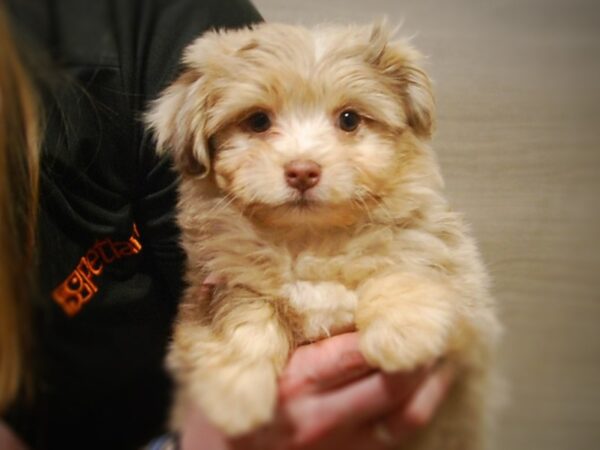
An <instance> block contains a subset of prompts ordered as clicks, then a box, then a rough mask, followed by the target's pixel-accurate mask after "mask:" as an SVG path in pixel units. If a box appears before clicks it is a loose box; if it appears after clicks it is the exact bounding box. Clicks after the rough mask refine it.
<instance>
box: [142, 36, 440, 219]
mask: <svg viewBox="0 0 600 450" xmlns="http://www.w3.org/2000/svg"><path fill="white" fill-rule="evenodd" d="M389 38H390V33H389V31H388V30H387V28H386V27H385V26H382V25H374V26H370V27H336V26H331V27H321V28H317V29H314V30H307V29H305V28H301V27H293V26H285V25H274V24H263V25H259V26H257V27H256V28H254V29H245V30H238V31H228V32H210V33H207V34H205V35H204V36H203V37H201V38H200V39H198V40H197V41H195V42H194V43H193V44H192V45H191V46H190V47H189V48H188V49H187V51H186V53H185V58H184V63H185V70H184V72H183V74H182V75H181V77H180V78H179V79H178V80H177V81H175V83H174V84H172V85H171V86H170V87H169V88H167V89H166V90H165V91H164V92H163V94H162V96H161V97H160V98H159V99H158V100H157V101H156V102H155V103H154V104H153V106H152V109H151V110H150V112H149V113H148V115H147V122H148V123H149V125H150V127H151V128H152V129H153V131H154V133H155V136H156V139H157V145H158V148H159V151H170V152H172V154H173V155H174V159H175V163H176V166H177V168H178V169H179V171H180V172H181V173H182V175H183V179H184V182H186V181H187V180H189V179H194V178H200V177H209V178H210V180H213V181H214V183H215V184H216V185H217V186H218V188H219V189H220V190H221V191H222V193H223V194H224V195H227V196H228V197H229V198H230V199H231V200H232V201H233V204H234V205H236V206H237V207H239V208H240V209H241V210H242V211H243V212H244V213H246V214H248V216H251V217H253V218H254V219H256V220H262V221H266V222H268V223H272V224H273V223H276V224H298V223H309V224H326V225H335V224H347V223H348V222H352V221H355V220H356V219H357V218H358V217H360V216H364V215H365V213H368V209H369V208H371V207H372V206H374V205H376V204H378V203H379V202H380V201H382V200H384V199H385V197H386V196H387V195H390V193H392V192H393V191H394V189H395V188H396V187H397V186H398V184H399V183H401V182H402V178H403V176H404V175H403V174H404V173H405V172H406V170H405V168H406V167H408V166H410V165H411V161H412V160H413V159H414V158H415V157H417V156H418V154H419V152H421V151H422V147H423V146H422V145H421V142H422V141H424V140H427V139H428V138H429V137H430V135H431V132H432V128H433V124H434V100H433V97H432V92H431V84H430V81H429V78H428V77H427V75H426V74H425V73H424V71H423V70H422V69H421V68H420V67H419V65H418V64H419V60H420V55H419V54H418V53H417V52H416V51H415V50H413V49H412V48H411V47H410V46H408V45H407V44H406V43H403V42H390V41H389Z"/></svg>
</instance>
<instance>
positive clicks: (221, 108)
mask: <svg viewBox="0 0 600 450" xmlns="http://www.w3.org/2000/svg"><path fill="white" fill-rule="evenodd" d="M420 61H421V57H420V55H419V53H418V52H417V51H415V50H414V49H413V48H412V47H411V46H410V45H409V44H407V43H406V42H403V41H393V40H391V33H390V32H389V30H388V29H387V27H385V26H383V25H379V24H378V25H373V26H345V27H344V26H322V27H318V28H315V29H312V30H308V29H305V28H302V27H296V26H287V25H278V24H266V25H259V26H257V27H255V28H253V29H244V30H237V31H226V32H225V31H215V32H210V33H207V34H206V35H204V36H202V37H201V38H199V39H198V40H196V41H195V42H194V43H193V44H192V45H191V46H190V47H189V48H188V49H187V50H186V53H185V57H184V64H185V68H184V72H183V74H182V75H181V77H180V78H179V79H178V80H177V81H175V82H174V83H173V84H172V85H171V86H170V87H168V88H167V89H166V90H165V91H164V93H163V94H162V96H161V97H160V98H159V99H158V100H157V101H156V102H155V103H154V104H153V106H152V108H151V110H150V111H149V113H148V115H147V117H146V119H147V122H148V124H149V126H150V127H151V128H152V130H153V131H154V133H155V135H156V139H157V143H158V148H159V150H160V151H162V152H170V153H171V154H172V155H173V157H174V161H175V165H176V168H177V169H178V170H179V172H180V173H181V185H180V198H179V213H178V217H179V224H180V226H181V229H182V231H183V246H184V249H185V251H186V253H187V256H188V264H187V283H188V285H189V287H188V289H187V292H186V294H185V297H184V299H183V302H182V305H181V310H180V314H179V318H178V321H177V324H176V326H175V331H174V338H173V343H172V346H171V349H170V355H169V360H168V361H169V367H170V369H171V371H172V373H173V374H174V377H175V379H176V381H177V384H178V397H177V398H178V401H177V403H178V405H179V407H181V405H182V404H184V403H185V402H186V401H192V402H196V403H197V404H199V405H200V406H201V407H202V408H203V410H204V411H205V413H206V414H207V415H208V417H209V418H210V419H211V420H212V421H213V422H214V423H215V424H217V425H218V426H220V427H221V428H222V429H223V430H225V431H226V432H227V433H229V434H231V435H236V434H240V433H244V432H247V431H249V430H252V429H254V428H256V427H258V426H260V425H261V424H264V423H265V422H267V421H269V420H270V419H271V418H272V415H273V411H274V406H275V402H276V395H277V392H276V387H277V386H276V382H277V376H278V374H279V373H280V372H281V370H282V367H283V366H284V364H285V363H286V361H287V358H288V356H289V354H290V352H291V351H292V350H293V349H294V348H295V347H296V346H298V345H300V344H302V343H304V342H308V341H313V340H316V339H320V338H323V337H325V336H328V335H331V334H335V333H339V332H342V331H345V330H349V329H354V328H355V329H357V330H358V332H359V333H360V347H361V351H362V352H363V354H364V355H365V357H366V358H367V360H368V361H369V362H370V363H371V364H373V365H374V366H376V367H379V368H381V369H383V370H384V371H398V370H411V369H414V368H415V367H418V366H420V365H423V364H425V363H427V362H429V361H431V360H432V359H436V358H439V357H441V356H444V357H446V358H448V359H451V360H453V361H455V363H456V364H457V365H458V367H460V369H461V375H460V377H459V382H458V383H457V386H456V388H455V389H454V391H453V393H452V395H451V398H450V399H449V400H448V402H446V404H445V405H444V408H443V410H442V412H441V413H440V414H439V415H438V417H437V419H436V421H435V423H434V424H433V425H432V426H430V427H429V428H428V429H427V431H426V432H425V433H423V435H422V436H420V437H419V438H418V439H417V440H416V441H415V442H414V444H413V446H414V448H415V449H416V448H424V449H439V448H444V449H446V450H452V449H456V450H470V449H480V448H482V446H483V443H482V442H483V441H482V435H483V433H482V430H483V429H484V424H483V422H484V421H485V418H486V413H485V412H486V410H487V406H486V400H487V397H488V396H487V394H486V389H487V388H486V386H487V382H488V379H489V375H490V372H491V371H490V367H491V358H492V355H493V348H494V344H495V342H496V340H497V336H498V333H499V325H498V322H497V319H496V315H495V311H494V306H493V301H492V298H491V297H490V294H489V290H488V277H487V275H486V271H485V269H484V267H483V265H482V263H481V259H480V256H479V254H478V251H477V249H476V247H475V245H474V242H473V239H472V238H471V237H470V235H469V230H468V228H467V227H466V226H465V224H464V223H463V221H462V219H461V217H460V215H459V214H457V213H456V212H454V211H452V210H451V209H450V208H449V206H448V204H447V201H446V200H445V198H444V196H443V183H442V179H441V176H440V173H439V168H438V165H437V163H436V159H435V157H434V154H433V153H432V151H431V149H430V148H429V146H428V145H427V141H428V139H429V138H430V136H431V133H432V131H433V127H434V116H435V111H434V109H435V106H434V98H433V94H432V89H431V82H430V80H429V78H428V76H427V75H426V73H425V72H424V71H423V69H422V68H421V66H420ZM348 108H350V109H352V110H354V111H356V112H357V113H358V114H359V115H360V117H361V123H360V125H359V127H358V129H357V130H356V131H353V132H346V131H343V130H341V129H340V127H339V126H338V122H337V117H338V116H339V113H340V112H341V111H343V110H345V109H348ZM256 111H262V112H265V113H267V114H268V115H269V117H270V119H271V122H272V125H271V127H270V128H269V129H268V130H267V131H265V132H253V131H252V130H250V129H248V127H247V120H246V119H247V117H248V116H250V115H251V114H252V113H253V112H256ZM298 159H310V160H312V161H314V162H316V163H318V165H319V166H320V167H321V170H322V177H321V180H320V182H319V183H318V185H317V186H315V187H314V188H312V189H310V190H308V191H307V192H306V193H305V194H304V197H302V195H301V194H300V193H299V192H298V191H296V190H294V189H292V188H291V187H290V186H288V185H287V184H286V182H285V179H284V175H283V166H284V165H285V164H286V163H288V162H290V161H293V160H298ZM207 274H213V275H215V276H218V277H220V278H221V279H223V280H226V281H225V282H224V283H223V285H221V286H219V287H218V288H217V290H216V291H215V292H214V294H213V295H212V296H211V297H210V298H206V299H204V300H203V301H200V300H199V298H201V296H199V295H198V293H199V291H200V290H201V288H202V287H201V286H202V282H203V279H204V278H205V276H206V275H207ZM177 409H178V407H177V406H176V409H175V411H177ZM177 422H178V419H177V413H175V415H174V426H175V427H177V426H178V423H177Z"/></svg>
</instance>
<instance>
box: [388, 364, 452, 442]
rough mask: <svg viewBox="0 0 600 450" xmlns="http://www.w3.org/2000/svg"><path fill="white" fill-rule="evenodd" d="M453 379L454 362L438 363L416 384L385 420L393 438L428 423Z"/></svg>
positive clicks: (401, 437)
mask: <svg viewBox="0 0 600 450" xmlns="http://www.w3.org/2000/svg"><path fill="white" fill-rule="evenodd" d="M455 379H456V367H455V365H454V364H452V363H450V362H443V363H441V364H439V365H438V366H437V367H436V368H435V369H434V370H433V371H432V372H431V373H430V374H429V376H427V377H426V378H425V379H424V380H423V382H422V383H421V384H420V385H419V386H418V388H417V389H416V390H415V392H414V394H413V395H412V396H411V397H410V399H409V400H408V402H407V403H406V404H405V405H404V406H402V408H401V409H400V410H399V411H397V412H395V413H394V414H392V415H391V416H390V417H389V418H388V419H387V420H386V421H385V424H386V426H387V428H388V430H389V431H390V433H391V434H392V435H393V436H394V438H396V439H398V440H401V439H403V438H404V437H405V436H406V435H407V434H411V433H412V432H413V431H414V430H415V429H419V428H423V427H424V426H426V425H428V424H429V423H430V422H431V420H432V419H433V417H434V416H435V413H436V412H437V410H438V409H439V407H440V406H441V404H442V403H443V401H444V400H445V398H446V396H447V395H448V392H449V391H450V388H451V387H452V385H453V384H454V381H455Z"/></svg>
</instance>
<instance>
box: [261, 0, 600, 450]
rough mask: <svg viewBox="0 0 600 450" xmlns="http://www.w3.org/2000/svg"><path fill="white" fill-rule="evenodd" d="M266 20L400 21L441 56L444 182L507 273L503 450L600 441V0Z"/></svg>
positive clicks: (461, 2) (394, 1)
mask: <svg viewBox="0 0 600 450" xmlns="http://www.w3.org/2000/svg"><path fill="white" fill-rule="evenodd" d="M255 3H256V5H257V6H258V8H259V9H260V10H261V12H262V13H263V15H264V16H265V18H266V19H267V20H270V21H286V22H301V23H305V24H312V23H317V22H321V21H341V22H348V21H353V22H365V21H368V20H370V19H371V18H377V17H381V16H383V15H387V16H388V17H389V19H390V21H391V22H392V23H399V22H400V21H402V19H404V24H405V25H404V27H403V32H402V34H408V35H410V34H413V33H416V37H415V39H414V42H415V44H416V45H417V46H418V47H419V48H420V49H421V50H422V51H423V52H425V53H426V54H427V55H429V56H430V62H429V69H430V73H431V74H432V76H433V78H434V79H435V81H436V86H437V88H436V90H437V94H438V104H439V129H438V133H437V136H436V138H435V142H434V146H435V148H436V149H437V151H438V154H439V158H440V161H441V164H442V167H443V170H444V173H445V176H446V180H447V187H448V193H449V196H450V198H451V199H452V202H453V204H454V205H455V206H456V208H457V209H460V210H462V211H464V212H465V214H466V217H467V219H468V220H469V222H471V223H472V225H473V228H474V231H475V234H476V236H477V237H478V239H479V242H480V244H481V248H482V250H483V253H484V256H485V259H486V261H487V263H488V265H489V267H490V270H491V272H492V274H493V277H494V279H495V293H496V297H497V298H498V301H499V304H500V310H501V314H502V318H503V321H504V322H505V324H506V329H507V332H506V337H505V341H504V346H503V352H502V366H503V368H504V371H505V373H506V374H507V377H508V379H509V381H510V383H511V385H512V387H511V391H512V392H511V397H512V400H511V404H510V405H509V407H508V408H507V409H506V411H505V413H504V414H503V417H502V421H501V427H500V433H499V436H498V439H497V445H496V447H497V449H499V450H536V449H545V450H559V449H560V450H567V449H568V450H571V449H573V450H577V449H582V450H584V449H590V450H592V449H596V448H600V271H599V269H600V236H599V234H600V213H599V208H600V200H599V199H598V197H599V196H600V2H599V1H597V0H596V1H594V0H590V1H582V0H575V1H573V0H562V1H556V0H546V1H544V0H497V1H491V0H488V1H481V0H480V1H477V0H470V1H469V0H437V1H429V0H411V1H409V0H407V1H399V0H366V1H363V2H358V1H351V0H310V1H309V0H256V1H255Z"/></svg>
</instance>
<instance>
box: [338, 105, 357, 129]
mask: <svg viewBox="0 0 600 450" xmlns="http://www.w3.org/2000/svg"><path fill="white" fill-rule="evenodd" d="M360 122H361V118H360V116H359V115H358V113H357V112H356V111H353V110H351V109H347V110H345V111H342V112H341V113H340V117H339V119H338V125H339V127H340V128H341V129H342V130H344V131H347V132H351V131H354V130H356V129H357V128H358V125H359V124H360Z"/></svg>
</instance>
